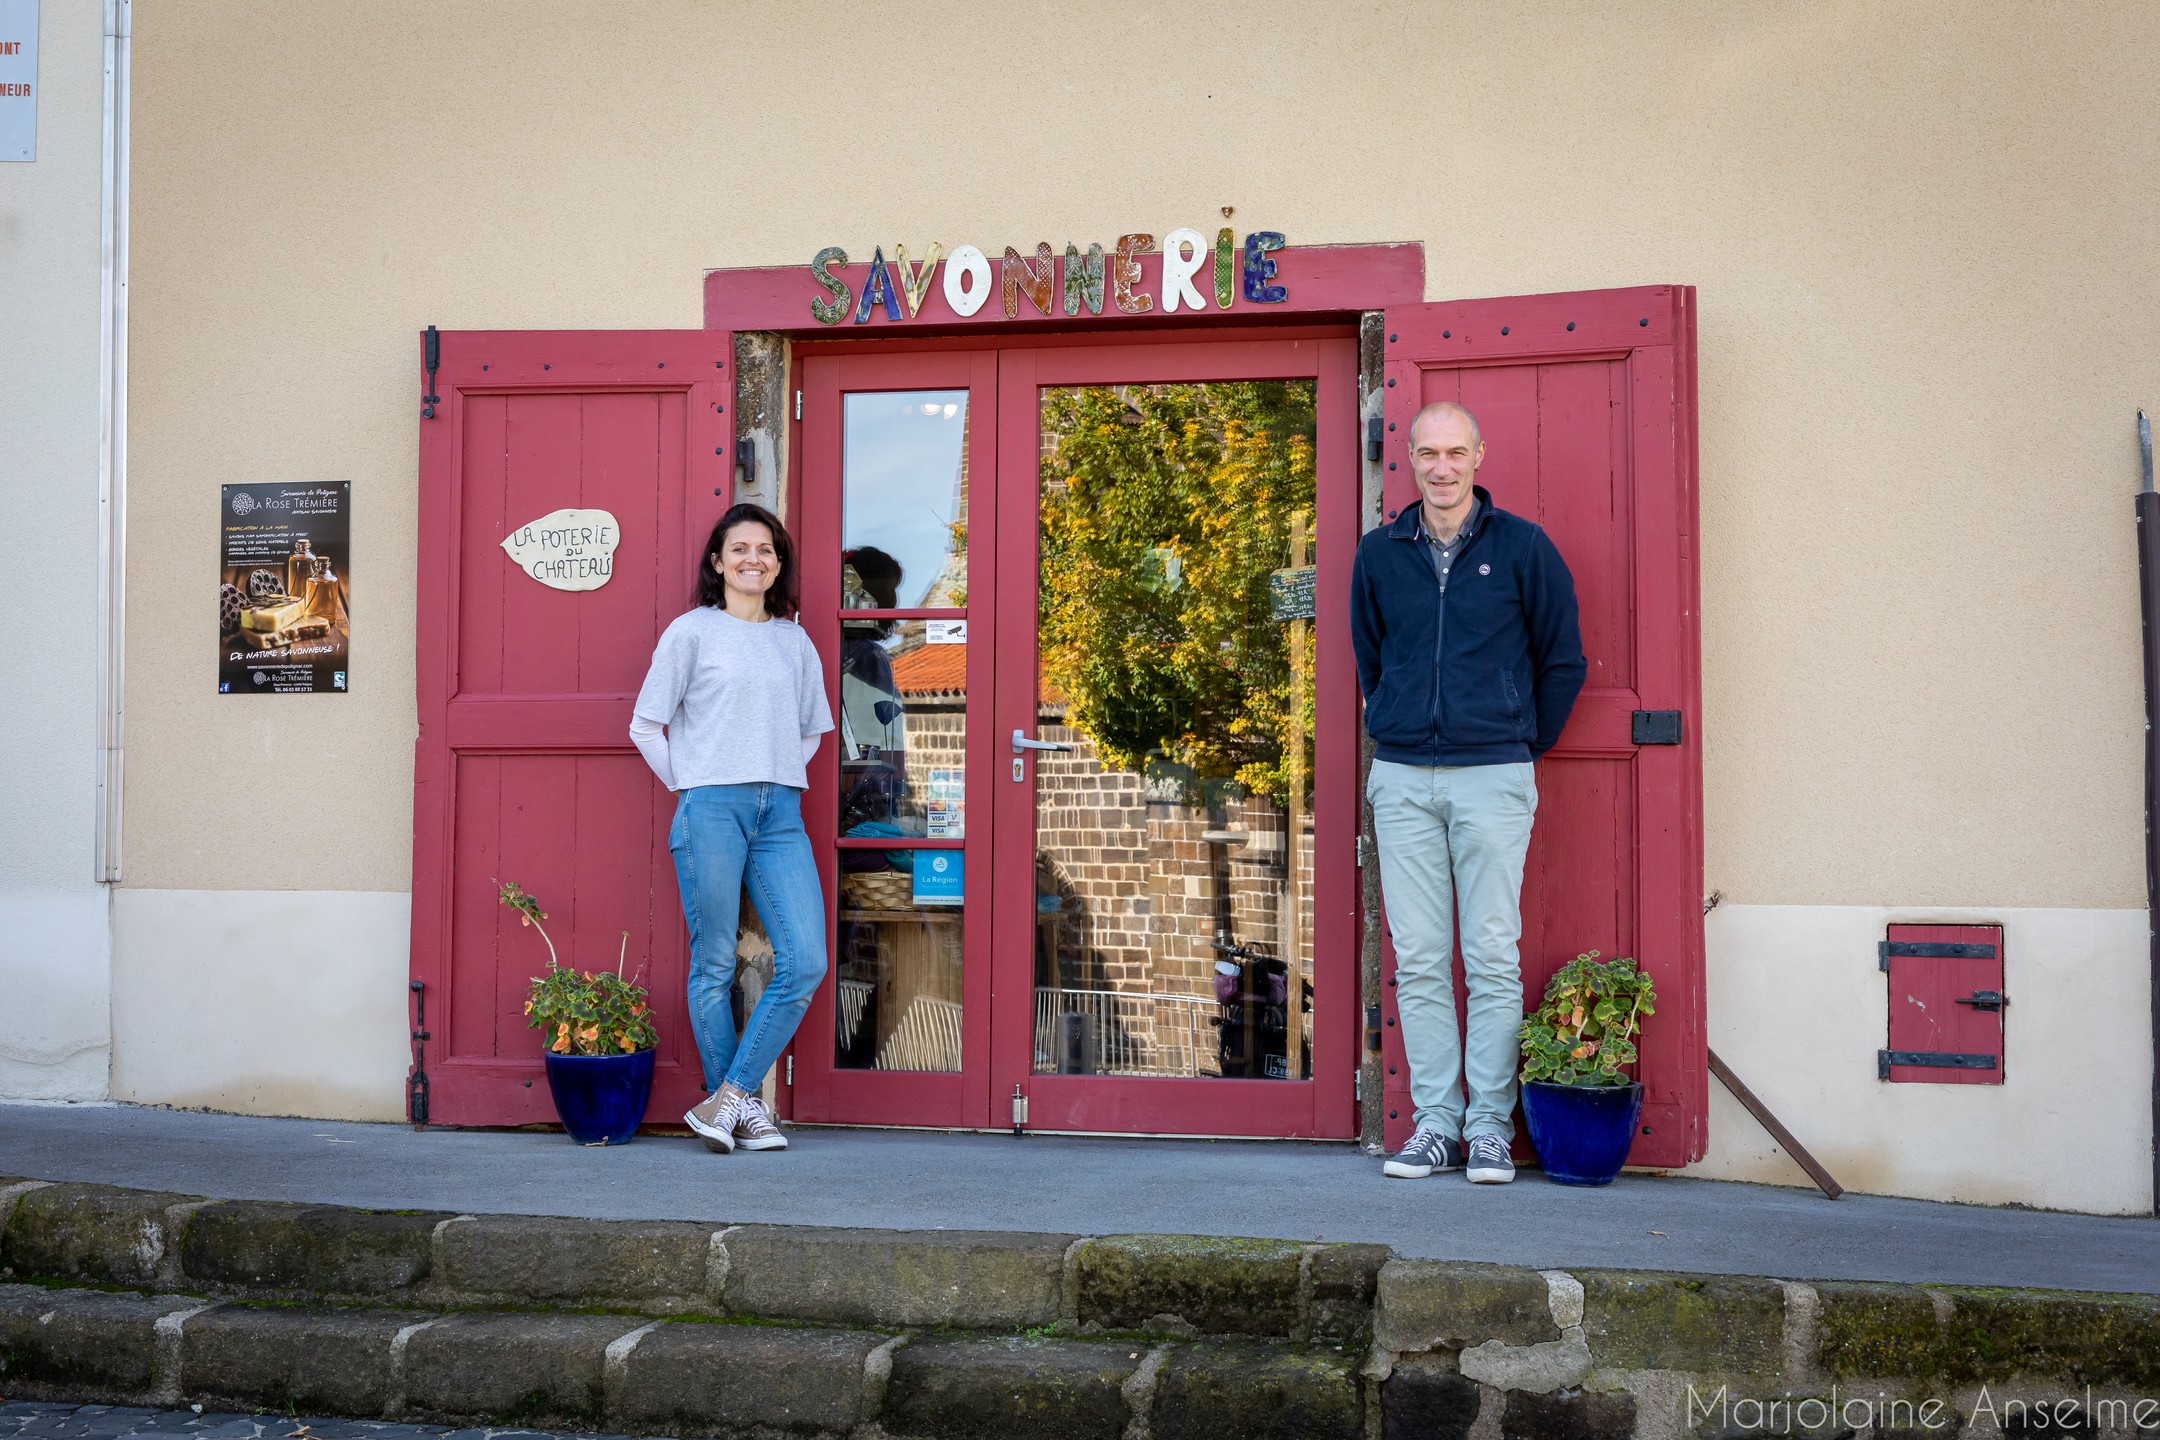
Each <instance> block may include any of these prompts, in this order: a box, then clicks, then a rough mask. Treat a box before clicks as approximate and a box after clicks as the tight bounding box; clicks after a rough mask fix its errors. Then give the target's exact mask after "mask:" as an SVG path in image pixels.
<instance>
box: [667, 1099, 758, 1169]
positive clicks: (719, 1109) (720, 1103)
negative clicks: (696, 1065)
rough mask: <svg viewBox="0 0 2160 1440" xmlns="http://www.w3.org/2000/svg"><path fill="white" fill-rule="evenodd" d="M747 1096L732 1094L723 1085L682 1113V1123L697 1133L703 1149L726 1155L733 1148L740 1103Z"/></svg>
mask: <svg viewBox="0 0 2160 1440" xmlns="http://www.w3.org/2000/svg"><path fill="white" fill-rule="evenodd" d="M748 1098H749V1097H748V1096H743V1095H740V1094H739V1092H733V1093H731V1092H730V1091H729V1090H728V1087H727V1086H725V1085H723V1086H721V1087H720V1088H719V1089H718V1090H715V1091H713V1092H712V1094H710V1095H708V1096H706V1097H705V1098H704V1099H703V1100H700V1101H698V1103H697V1104H695V1105H693V1106H691V1107H690V1108H689V1109H688V1110H685V1111H684V1112H683V1117H682V1118H683V1124H685V1125H688V1126H689V1127H690V1128H691V1129H692V1130H694V1131H696V1132H697V1136H698V1138H699V1139H700V1140H703V1141H704V1142H705V1148H706V1149H708V1150H712V1151H716V1152H718V1153H719V1154H722V1155H725V1154H728V1153H729V1152H730V1151H732V1150H733V1149H734V1148H735V1126H736V1123H737V1121H738V1119H739V1117H740V1114H741V1103H740V1102H741V1101H742V1100H744V1099H748ZM753 1103H755V1102H753Z"/></svg>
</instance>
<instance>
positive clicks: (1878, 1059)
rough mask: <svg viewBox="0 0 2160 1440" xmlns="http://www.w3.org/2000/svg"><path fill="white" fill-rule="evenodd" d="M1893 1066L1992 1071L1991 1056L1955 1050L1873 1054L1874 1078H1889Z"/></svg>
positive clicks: (1896, 1051)
mask: <svg viewBox="0 0 2160 1440" xmlns="http://www.w3.org/2000/svg"><path fill="white" fill-rule="evenodd" d="M1893 1065H1923V1066H1928V1067H1930V1068H1932V1069H1936V1070H1993V1069H1994V1068H1995V1057H1994V1056H1993V1055H1970V1054H1961V1053H1959V1052H1958V1051H1956V1050H1878V1051H1876V1052H1875V1078H1876V1079H1878V1080H1887V1079H1889V1078H1890V1067H1891V1066H1893Z"/></svg>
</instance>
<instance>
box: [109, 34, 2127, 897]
mask: <svg viewBox="0 0 2160 1440" xmlns="http://www.w3.org/2000/svg"><path fill="white" fill-rule="evenodd" d="M1211 13H1212V15H1213V19H1212V20H1210V19H1209V18H1208V17H1209V16H1210V14H1211ZM1031 14H1032V17H1033V18H1029V16H1030V15H1031ZM1314 14H1315V12H1313V11H1311V10H1310V9H1309V8H1308V7H1298V6H1292V5H1288V4H1284V5H1280V6H1268V5H1261V6H1254V5H1250V4H1238V5H1230V4H1220V5H1209V4H1204V3H1199V0H1194V3H1188V4H1185V5H1182V6H1179V7H1176V9H1175V11H1174V12H1158V9H1157V7H1154V6H1150V5H1144V4H1137V3H1136V4H1129V5H1123V6H1120V5H1112V4H1099V5H1089V6H1081V7H1069V6H1066V7H1043V8H1042V9H1040V10H1039V11H1034V12H1028V11H1024V10H1023V11H1014V10H1010V9H1003V8H988V7H974V6H966V5H962V6H947V7H927V8H919V9H917V10H911V11H909V12H908V13H907V16H906V19H905V22H904V23H902V21H901V19H900V18H899V17H898V15H896V13H895V12H894V11H892V10H891V9H890V8H889V7H883V6H863V7H859V8H850V7H847V6H837V7H823V8H817V9H810V10H800V9H788V8H786V7H753V6H708V5H698V4H691V3H644V4H623V3H610V4H605V5H601V4H588V5H571V4H560V5H546V6H535V5H529V4H521V3H501V4H461V5H455V6H446V5H427V4H422V3H418V0H415V3H409V4H406V3H389V0H368V3H363V4H357V5H352V6H345V7H330V8H327V9H325V8H322V7H306V8H304V9H295V8H293V7H291V6H284V5H278V4H271V3H254V4H249V3H212V0H203V3H194V4H189V5H184V6H183V5H175V4H158V5H150V6H146V7H144V8H143V10H142V12H141V13H140V14H139V15H138V16H137V21H136V24H137V41H136V82H135V83H136V96H135V106H136V127H135V130H136V147H137V148H136V167H135V169H136V181H135V195H134V201H135V232H134V278H135V286H134V290H135V296H134V302H133V303H134V307H135V308H134V331H133V336H134V341H133V343H134V365H133V372H134V373H133V377H132V380H133V395H134V404H133V409H132V417H131V418H132V426H133V430H132V448H133V461H132V463H133V480H134V497H133V509H132V515H131V523H132V525H133V527H134V531H135V533H136V535H137V536H138V537H139V540H138V544H137V545H136V547H135V549H134V553H133V555H132V557H131V560H132V564H131V573H130V577H129V583H130V602H131V608H130V614H129V636H130V646H129V653H128V664H129V671H130V677H131V683H130V695H131V701H132V703H133V715H132V717H131V718H132V719H133V721H134V723H135V732H134V749H133V753H132V755H131V761H132V767H131V772H130V784H129V793H128V815H129V821H130V824H129V831H128V842H129V853H130V861H131V875H130V883H132V884H138V885H145V886H155V887H165V886H172V887H196V888H216V887H221V886H230V885H233V884H236V883H239V882H238V881H237V880H236V877H235V875H234V870H233V855H234V852H235V851H236V850H237V849H239V848H241V847H244V846H245V845H246V844H247V843H248V841H249V839H250V837H251V836H252V835H253V834H254V833H256V832H257V831H258V829H259V827H260V826H261V824H262V823H263V819H264V816H265V814H266V813H267V812H268V811H269V810H270V809H271V808H273V799H272V797H273V796H274V795H279V794H283V795H286V796H287V797H288V798H289V795H290V792H291V790H293V789H294V788H298V789H299V790H301V791H302V792H303V793H304V794H305V795H306V797H307V798H308V800H309V801H310V802H311V803H313V804H315V805H318V806H320V807H322V808H323V809H325V810H326V811H329V812H331V813H334V814H336V815H337V816H339V817H340V820H341V822H342V824H343V825H344V826H345V833H346V835H347V840H346V843H345V846H344V848H343V851H342V853H341V854H340V855H339V856H338V857H337V859H336V861H335V862H334V863H324V862H321V861H316V862H312V863H310V864H308V865H305V866H295V867H289V868H287V869H285V870H283V871H282V872H272V873H270V874H268V875H262V874H258V875H257V876H256V877H255V880H254V883H257V884H267V885H271V886H284V887H291V888H310V889H319V888H325V887H329V888H352V889H364V890H393V889H402V888H404V887H405V886H406V885H407V883H408V880H407V876H408V867H409V860H408V854H409V849H408V847H409V818H408V816H409V807H408V804H407V793H406V789H405V783H406V780H407V777H408V770H409V760H410V752H411V742H412V713H413V712H412V694H411V685H412V676H411V669H412V664H411V642H410V628H411V627H410V624H409V617H410V615H411V606H412V599H411V597H412V583H413V556H412V548H411V542H410V537H411V534H412V524H413V515H414V510H413V474H414V466H415V443H416V442H415V430H416V417H415V410H416V407H417V403H418V394H419V389H418V375H417V373H416V368H415V350H416V347H415V344H414V341H413V336H414V333H415V332H416V331H417V330H418V329H420V328H421V327H422V326H423V325H426V324H428V323H430V322H433V323H436V324H440V325H443V326H445V327H450V326H458V327H518V326H535V327H571V326H597V327H608V328H620V327H634V326H696V325H697V324H699V323H700V310H699V299H700V296H699V276H700V274H701V272H702V271H703V270H704V269H705V268H707V267H710V266H719V265H750V264H775V263H799V262H807V260H808V258H809V256H810V255H811V253H812V252H813V251H815V250H816V249H817V248H818V247H820V246H822V245H825V244H832V243H838V244H843V245H846V246H849V247H851V248H853V249H862V250H867V249H868V248H869V247H870V246H871V244H873V243H875V242H886V243H890V242H892V241H895V240H902V239H905V240H909V241H912V242H916V243H917V244H920V243H924V242H927V241H928V240H930V239H933V238H938V239H942V240H943V241H945V243H946V244H947V245H948V246H950V245H952V244H954V243H957V242H959V241H961V240H969V241H974V242H977V243H980V244H986V245H996V244H999V243H1002V242H1004V241H1007V240H1015V241H1020V242H1026V241H1030V240H1033V239H1035V238H1038V237H1049V238H1050V239H1052V240H1053V241H1054V242H1059V243H1061V242H1062V241H1063V240H1064V239H1065V238H1066V237H1067V236H1074V237H1079V238H1081V239H1083V240H1085V239H1088V238H1093V237H1103V238H1110V237H1114V236H1115V235H1116V234H1117V233H1119V232H1120V231H1123V230H1128V229H1134V228H1153V229H1155V230H1157V231H1161V230H1165V229H1168V228H1169V227H1171V226H1172V225H1174V224H1187V223H1191V224H1198V223H1202V222H1204V221H1206V220H1208V219H1209V217H1211V216H1213V215H1214V214H1215V211H1216V207H1217V206H1220V205H1226V204H1227V205H1234V206H1236V207H1237V210H1238V217H1239V223H1245V222H1247V221H1250V223H1252V224H1254V225H1260V224H1263V223H1264V224H1265V225H1267V226H1270V227H1273V228H1277V229H1281V230H1283V231H1285V232H1286V233H1287V234H1288V235H1289V236H1290V238H1291V240H1292V242H1293V243H1319V242H1339V241H1363V240H1382V239H1387V240H1421V241H1423V242H1424V244H1425V247H1426V268H1427V275H1428V285H1429V289H1430V291H1431V293H1432V294H1433V295H1434V296H1435V297H1439V296H1455V295H1488V294H1512V293H1519V292H1525V291H1546V290H1560V289H1572V288H1582V287H1589V286H1601V285H1625V284H1635V283H1642V282H1651V281H1665V280H1676V281H1684V282H1689V283H1693V284H1695V285H1697V286H1699V287H1700V291H1701V315H1702V318H1701V341H1702V367H1701V368H1702V461H1703V464H1702V473H1703V501H1702V511H1703V538H1702V554H1703V609H1704V623H1703V639H1704V685H1705V691H1706V694H1705V719H1704V726H1705V730H1706V733H1707V735H1708V737H1709V741H1710V743H1709V745H1708V751H1707V754H1708V760H1707V783H1708V811H1709V814H1708V836H1707V845H1708V873H1707V877H1706V878H1707V881H1708V883H1709V885H1711V886H1713V887H1715V888H1719V889H1722V890H1724V891H1725V893H1726V894H1727V895H1728V896H1730V897H1732V898H1733V899H1735V900H1745V901H1755V902H1768V901H1779V902H1797V903H1821V902H1847V903H1905V902H1915V901H1917V902H1924V903H1931V904H1954V903H1974V904H2017V905H2052V906H2084V905H2102V906H2105V905H2137V904H2141V903H2142V900H2143V895H2142V887H2141V884H2140V873H2141V870H2140V865H2141V862H2140V851H2139V846H2140V843H2141V828H2140V824H2141V822H2140V813H2139V802H2138V783H2137V782H2138V773H2139V736H2140V733H2141V730H2140V727H2141V724H2142V715H2141V713H2140V710H2141V707H2140V699H2139V692H2138V682H2137V665H2136V658H2137V645H2138V637H2137V617H2136V606H2135V595H2136V573H2135V564H2134V556H2133V553H2132V548H2131V528H2130V524H2129V499H2128V496H2129V491H2130V489H2131V488H2132V486H2133V485H2134V483H2135V482H2134V469H2133V455H2134V452H2133V448H2132V443H2131V414H2132V411H2133V409H2134V408H2135V406H2136V405H2137V404H2138V403H2139V402H2140V401H2141V400H2142V401H2144V402H2146V403H2152V402H2153V401H2154V400H2155V399H2156V398H2160V348H2156V347H2155V345H2154V343H2153V340H2152V331H2151V328H2150V325H2149V318H2150V316H2151V315H2153V314H2154V313H2156V311H2160V307H2156V305H2155V303H2154V302H2155V301H2156V299H2160V267H2156V266H2154V265H2153V264H2152V263H2151V259H2152V248H2151V242H2152V237H2153V235H2154V234H2156V233H2160V190H2156V187H2155V186H2154V185H2153V184H2152V182H2151V177H2152V175H2153V174H2154V173H2155V167H2156V165H2160V132H2156V131H2155V130H2154V128H2153V127H2152V125H2151V124H2150V123H2149V122H2148V121H2147V120H2145V119H2144V118H2143V117H2145V116H2146V115H2147V114H2148V105H2149V100H2150V96H2151V95H2152V93H2153V92H2154V89H2155V86H2156V84H2160V10H2155V9H2153V8H2152V7H2149V6H2143V5H2135V4H2082V5H2079V4H2067V5H2061V6H2054V7H2049V8H2048V9H2047V10H2045V11H2036V10H2035V9H2033V8H2032V7H2030V6H2028V5H2024V4H2022V3H2003V4H1994V5H1988V4H1961V5H1954V6H1952V5H1942V4H1939V3H1933V0H1930V3H1885V0H1852V3H1821V4H1784V5H1776V6H1746V7H1735V6H1728V5H1720V4H1714V3H1701V4H1680V3H1667V4H1635V5H1628V6H1623V7H1603V6H1586V5H1577V4H1563V3H1557V0H1553V3H1543V4H1521V3H1514V4H1505V5H1502V4H1454V5H1348V6H1335V7H1330V8H1329V9H1328V10H1327V12H1326V15H1325V20H1324V23H1315V22H1314V21H1313V20H1312V19H1311V18H1310V17H1312V16H1314ZM1271 16H1272V18H1270V17H1271ZM1301 16H1302V17H1307V18H1304V19H1301V18H1300V17H1301ZM318 477H328V478H337V479H350V480H352V481H353V482H354V508H355V531H354V549H355V554H356V560H355V566H354V568H355V577H354V586H355V596H354V614H355V617H356V625H357V629H356V633H355V636H354V642H353V643H354V690H353V693H352V694H351V695H350V696H346V697H327V696H326V697H321V698H307V699H280V700H277V701H273V702H265V701H260V700H255V699H246V700H234V699H231V698H221V697H219V696H218V695H216V694H215V693H214V692H213V690H212V687H211V686H210V685H209V684H208V683H207V675H208V671H207V668H206V667H207V666H208V664H209V659H208V656H209V640H208V635H207V631H206V620H205V618H204V617H205V616H206V615H207V614H208V605H209V600H208V588H209V582H208V579H207V578H206V577H207V576H208V575H209V573H210V570H209V566H210V564H211V561H210V558H209V557H210V556H211V555H212V554H213V553H214V552H213V544H214V505H215V495H216V490H215V486H216V485H217V483H218V482H219V481H221V480H242V479H245V480H281V479H303V478H318ZM205 762H207V763H205Z"/></svg>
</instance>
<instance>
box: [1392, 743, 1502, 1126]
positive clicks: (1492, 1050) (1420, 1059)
mask: <svg viewBox="0 0 2160 1440" xmlns="http://www.w3.org/2000/svg"><path fill="white" fill-rule="evenodd" d="M1365 795H1366V798H1367V799H1369V800H1371V801H1372V810H1373V831H1374V834H1375V835H1376V836H1377V838H1378V839H1379V841H1380V889H1381V892H1382V895H1383V897H1384V898H1385V900H1386V902H1387V919H1388V932H1389V933H1390V934H1391V935H1393V936H1394V938H1395V1010H1396V1013H1397V1014H1399V1015H1400V1016H1401V1017H1402V1042H1403V1055H1404V1056H1405V1057H1406V1058H1407V1059H1408V1060H1409V1062H1410V1099H1411V1102H1412V1103H1413V1104H1415V1105H1416V1106H1417V1123H1418V1124H1419V1125H1420V1126H1430V1127H1431V1128H1433V1129H1436V1130H1438V1131H1439V1132H1440V1133H1441V1134H1442V1135H1445V1136H1446V1137H1447V1138H1448V1139H1450V1140H1467V1139H1469V1138H1470V1137H1472V1136H1473V1135H1497V1136H1499V1137H1500V1138H1501V1139H1503V1140H1512V1139H1514V1138H1515V1120H1514V1111H1515V1076H1516V1072H1517V1070H1518V1069H1519V1068H1520V1065H1519V1062H1520V1058H1521V1050H1520V1042H1519V1041H1518V1040H1517V1038H1516V1031H1518V1030H1519V1029H1521V1028H1522V1018H1523V993H1522V962H1521V953H1520V950H1519V948H1518V947H1519V942H1520V941H1521V940H1522V882H1523V857H1524V855H1525V853H1526V852H1527V851H1528V850H1529V848H1530V822H1531V821H1532V820H1533V819H1534V818H1535V817H1536V815H1537V777H1536V774H1535V772H1534V767H1532V766H1531V765H1530V764H1529V763H1528V762H1524V763H1522V764H1519V765H1460V766H1426V765H1397V764H1395V763H1393V762H1392V761H1388V760H1375V761H1373V765H1372V775H1371V778H1369V779H1368V780H1367V781H1366V783H1365ZM1458 912H1460V914H1461V917H1462V937H1461V939H1462V944H1461V950H1462V959H1463V980H1464V983H1465V986H1466V988H1467V989H1468V990H1469V992H1470V1013H1469V1015H1468V1016H1467V1017H1466V1019H1467V1022H1468V1023H1467V1024H1466V1025H1465V1026H1464V1027H1463V1030H1464V1031H1465V1032H1467V1033H1462V1034H1458V1032H1457V1030H1456V1026H1455V976H1454V965H1453V958H1454V957H1453V954H1452V952H1453V950H1454V949H1455V948H1456V946H1455V945H1454V943H1453V942H1454V940H1455V938H1456V937H1455V933H1454V931H1455V918H1456V915H1457V913H1458ZM1466 1092H1467V1093H1466Z"/></svg>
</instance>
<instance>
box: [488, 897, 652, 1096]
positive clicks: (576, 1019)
mask: <svg viewBox="0 0 2160 1440" xmlns="http://www.w3.org/2000/svg"><path fill="white" fill-rule="evenodd" d="M498 893H499V894H500V895H501V897H502V903H503V904H505V905H508V906H509V907H510V908H511V909H513V910H515V911H517V912H518V924H519V926H521V927H522V926H526V925H530V926H532V927H533V929H535V930H538V931H539V932H540V938H541V940H542V941H544V942H545V943H546V945H547V948H548V969H547V974H545V975H535V976H534V977H533V980H532V989H531V990H530V991H529V992H528V993H527V994H526V997H525V1023H526V1024H528V1025H530V1026H531V1027H532V1028H533V1029H535V1030H538V1031H540V1032H541V1033H542V1034H543V1035H544V1036H545V1037H546V1040H547V1048H548V1050H549V1051H550V1052H551V1053H553V1054H556V1055H632V1054H635V1053H636V1052H638V1051H640V1050H650V1049H652V1048H653V1047H654V1046H656V1045H658V1044H659V1043H660V1037H659V1035H658V1033H657V1032H656V1031H655V1030H654V1029H653V1022H652V1002H651V1001H650V1000H649V999H648V998H647V996H646V993H645V987H643V986H642V985H640V984H638V983H637V982H638V976H637V975H632V976H630V977H629V978H628V979H625V978H623V973H622V971H623V964H624V962H625V961H627V960H628V959H629V956H630V932H629V931H627V930H625V931H623V938H622V950H621V952H620V953H619V954H618V955H617V956H616V959H615V969H614V971H613V972H612V973H610V972H609V971H606V970H598V971H594V972H593V973H591V974H585V973H583V972H581V971H577V970H572V969H569V968H567V967H565V966H564V965H563V963H562V961H561V960H560V959H559V958H558V957H557V955H556V953H555V942H554V941H553V940H551V939H549V938H548V933H547V926H546V925H545V924H543V923H542V922H544V921H545V920H546V919H547V912H545V911H544V910H542V909H541V908H540V902H539V901H538V900H537V899H535V898H534V897H533V896H532V895H529V894H527V893H526V890H525V887H524V886H522V885H520V884H518V882H517V881H515V880H512V881H510V882H508V883H507V884H502V885H501V888H500V890H499V892H498ZM643 973H644V972H643V969H642V968H641V969H640V970H639V972H638V974H643Z"/></svg>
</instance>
